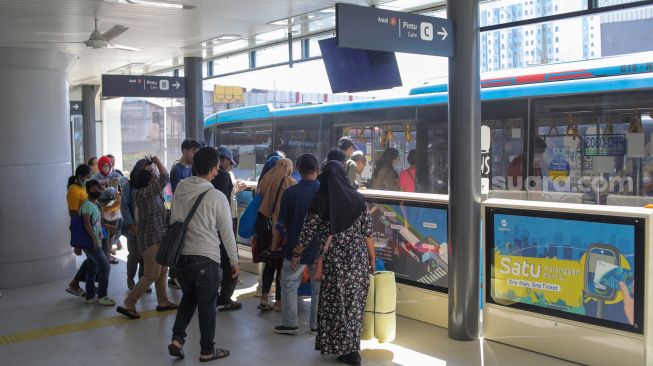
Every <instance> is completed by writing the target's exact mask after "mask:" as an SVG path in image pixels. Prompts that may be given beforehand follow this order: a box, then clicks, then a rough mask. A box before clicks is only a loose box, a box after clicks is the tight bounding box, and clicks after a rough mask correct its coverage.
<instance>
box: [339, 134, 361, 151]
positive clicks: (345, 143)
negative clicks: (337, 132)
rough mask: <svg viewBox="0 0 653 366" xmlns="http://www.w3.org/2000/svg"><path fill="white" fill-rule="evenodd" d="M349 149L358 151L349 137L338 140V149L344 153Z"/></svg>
mask: <svg viewBox="0 0 653 366" xmlns="http://www.w3.org/2000/svg"><path fill="white" fill-rule="evenodd" d="M350 147H353V148H354V150H358V148H356V145H355V144H354V139H352V138H351V137H349V136H343V137H341V138H340V140H338V149H340V150H343V151H344V150H347V149H349V148H350Z"/></svg>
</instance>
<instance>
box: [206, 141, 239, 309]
mask: <svg viewBox="0 0 653 366" xmlns="http://www.w3.org/2000/svg"><path fill="white" fill-rule="evenodd" d="M217 151H218V157H219V164H218V175H216V177H215V178H213V180H212V181H211V183H212V184H213V187H214V188H215V189H217V190H218V191H220V192H222V193H223V194H224V195H225V197H226V198H227V200H228V201H231V197H232V194H233V190H234V183H233V181H232V180H231V175H230V174H229V173H231V170H232V169H233V168H235V167H236V166H237V165H238V164H237V163H236V161H235V160H234V155H233V153H232V151H231V149H229V148H227V147H225V146H220V147H218V149H217ZM230 208H231V206H230ZM230 212H231V213H232V216H231V219H232V220H233V212H232V211H230ZM232 224H233V221H232ZM232 228H233V225H232ZM218 237H220V268H222V273H229V272H231V262H230V260H229V255H228V254H227V249H226V248H225V246H224V240H222V237H221V234H220V233H218ZM234 237H236V235H235V230H234ZM237 283H238V278H237V277H236V278H234V277H232V276H228V275H227V276H222V280H221V281H220V292H219V293H218V295H217V305H218V306H220V307H221V308H220V311H229V310H239V309H240V308H242V304H241V303H239V302H238V301H233V300H232V299H231V296H233V294H234V291H235V290H236V284H237Z"/></svg>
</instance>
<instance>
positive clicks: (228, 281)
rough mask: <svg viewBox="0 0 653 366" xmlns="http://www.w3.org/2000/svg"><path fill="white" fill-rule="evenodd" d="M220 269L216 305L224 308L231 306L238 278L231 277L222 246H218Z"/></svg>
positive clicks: (228, 262) (227, 258)
mask: <svg viewBox="0 0 653 366" xmlns="http://www.w3.org/2000/svg"><path fill="white" fill-rule="evenodd" d="M220 268H221V269H222V281H220V292H219V293H218V298H217V305H218V306H224V305H229V304H231V297H232V296H233V295H234V291H236V284H237V283H238V278H233V277H231V262H230V261H229V256H228V255H227V251H226V250H225V249H224V245H222V244H220Z"/></svg>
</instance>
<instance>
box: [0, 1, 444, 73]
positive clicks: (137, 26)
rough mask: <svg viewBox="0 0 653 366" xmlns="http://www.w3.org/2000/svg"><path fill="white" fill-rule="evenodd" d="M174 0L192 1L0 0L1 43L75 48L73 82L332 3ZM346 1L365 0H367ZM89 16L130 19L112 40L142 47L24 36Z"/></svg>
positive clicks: (65, 32) (263, 28) (107, 24)
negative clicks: (175, 5) (166, 4)
mask: <svg viewBox="0 0 653 366" xmlns="http://www.w3.org/2000/svg"><path fill="white" fill-rule="evenodd" d="M177 2H180V3H183V4H188V5H196V6H197V7H196V8H195V9H192V10H181V9H167V8H159V7H151V6H142V5H131V4H121V3H115V2H111V1H100V0H0V46H17V47H36V48H56V49H59V50H63V51H67V52H70V53H73V54H76V55H77V56H79V60H78V62H77V64H76V65H75V66H74V67H73V70H72V72H71V77H70V79H71V83H72V84H76V83H80V82H84V81H88V80H94V79H95V80H97V78H98V76H99V75H101V74H102V73H105V72H108V71H109V70H113V69H117V68H120V67H122V66H125V65H127V64H138V63H144V64H152V63H155V62H161V61H163V60H170V59H173V58H177V57H182V56H184V55H187V56H191V55H192V56H195V55H197V56H199V54H198V53H197V50H192V49H190V50H189V49H184V48H183V47H184V46H188V45H193V44H197V43H199V42H201V41H204V40H207V39H211V38H214V37H216V36H219V35H221V34H239V35H241V36H243V37H253V36H254V35H256V34H260V33H264V32H269V31H273V30H275V29H278V28H279V26H278V25H270V24H268V23H269V22H272V21H275V20H278V19H283V18H287V17H291V16H295V15H299V14H305V13H309V12H312V11H316V10H320V9H324V8H328V7H332V6H334V4H335V3H336V1H325V0H301V1H297V0H294V1H293V0H240V1H239V0H177ZM348 2H350V3H355V4H360V5H368V4H369V3H370V1H366V0H353V1H348ZM376 2H377V3H383V2H386V1H376ZM434 3H438V2H437V1H434ZM95 17H97V18H98V29H99V30H100V31H101V32H105V31H107V30H108V29H110V28H111V27H112V26H114V25H115V24H121V25H124V26H127V27H129V30H127V31H126V32H125V33H123V34H121V35H120V36H118V37H117V38H116V39H114V40H113V41H112V42H113V43H116V44H120V45H125V46H130V47H136V48H141V49H142V51H137V52H131V51H123V50H117V49H88V48H86V47H85V46H84V45H83V44H58V43H50V44H45V43H28V42H82V41H85V40H87V39H88V37H89V35H90V34H91V32H92V31H93V28H94V25H93V19H94V18H95ZM193 52H195V53H193Z"/></svg>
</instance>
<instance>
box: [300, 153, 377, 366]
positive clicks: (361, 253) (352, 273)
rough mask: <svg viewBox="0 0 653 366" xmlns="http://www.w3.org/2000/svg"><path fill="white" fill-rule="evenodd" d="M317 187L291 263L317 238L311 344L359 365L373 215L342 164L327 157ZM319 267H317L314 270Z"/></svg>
mask: <svg viewBox="0 0 653 366" xmlns="http://www.w3.org/2000/svg"><path fill="white" fill-rule="evenodd" d="M318 180H319V181H320V190H319V191H318V193H317V195H316V196H315V198H314V199H313V202H312V203H311V207H310V209H309V210H308V214H307V215H306V218H305V219H304V226H303V228H302V232H301V234H300V237H299V241H298V245H297V247H296V248H295V250H294V251H293V258H292V262H291V263H292V266H293V268H294V267H295V266H296V265H297V263H298V262H299V258H300V256H301V253H302V252H303V251H304V249H305V248H306V246H308V244H309V243H310V242H311V241H312V240H313V239H315V238H317V239H318V240H319V241H318V242H319V243H320V250H319V254H318V255H319V258H318V267H320V263H321V266H322V272H321V273H322V275H321V276H319V275H318V276H317V279H318V280H319V279H320V277H321V280H322V284H321V287H320V304H319V307H318V315H317V319H318V333H317V336H316V338H315V349H316V350H319V351H320V353H321V354H323V355H327V354H331V355H338V361H340V362H342V363H346V364H349V365H360V362H361V357H360V354H359V353H358V351H359V350H360V335H361V331H362V329H363V312H364V309H365V303H366V301H367V290H368V287H369V284H370V278H369V274H370V271H371V272H374V270H375V265H374V261H375V254H374V242H373V241H372V239H371V235H372V220H371V218H370V213H369V211H368V209H367V204H366V203H365V198H364V197H363V195H361V194H360V193H358V191H356V190H355V189H354V188H352V186H351V185H350V184H349V181H348V180H347V176H346V175H345V171H344V169H343V168H342V164H340V163H339V162H337V161H329V162H328V163H327V164H326V165H325V167H324V171H323V172H322V174H321V175H320V177H319V178H318ZM318 272H319V270H318Z"/></svg>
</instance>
